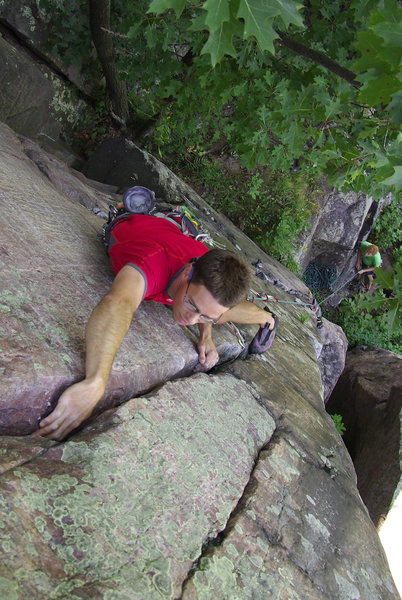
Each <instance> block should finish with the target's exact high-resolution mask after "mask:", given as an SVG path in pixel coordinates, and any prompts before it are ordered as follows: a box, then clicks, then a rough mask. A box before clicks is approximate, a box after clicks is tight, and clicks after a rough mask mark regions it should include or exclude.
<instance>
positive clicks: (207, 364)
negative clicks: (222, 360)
mask: <svg viewBox="0 0 402 600" xmlns="http://www.w3.org/2000/svg"><path fill="white" fill-rule="evenodd" d="M198 329H199V330H200V339H199V341H198V344H197V350H198V360H199V361H200V364H201V365H202V366H203V367H204V368H205V369H206V370H208V369H212V367H214V366H215V365H216V363H217V362H218V360H219V354H218V352H217V351H216V347H215V344H214V342H213V341H212V325H210V324H209V323H198Z"/></svg>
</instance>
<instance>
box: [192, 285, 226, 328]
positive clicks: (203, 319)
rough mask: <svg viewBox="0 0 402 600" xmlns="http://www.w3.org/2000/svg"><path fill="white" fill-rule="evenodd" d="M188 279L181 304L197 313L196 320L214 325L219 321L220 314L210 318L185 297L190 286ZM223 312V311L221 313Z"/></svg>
mask: <svg viewBox="0 0 402 600" xmlns="http://www.w3.org/2000/svg"><path fill="white" fill-rule="evenodd" d="M190 283H191V282H190V280H189V282H188V284H187V288H186V293H185V294H184V297H183V304H184V306H185V307H186V308H187V310H189V311H190V312H192V313H195V314H198V320H199V321H200V322H201V323H210V324H211V325H216V324H217V323H218V321H219V319H220V318H221V316H222V315H219V317H218V318H217V319H212V318H211V317H207V315H203V314H202V313H200V311H199V310H198V308H197V307H196V306H195V304H193V303H192V302H191V300H189V299H188V298H187V292H188V288H189V287H190ZM222 314H223V313H222Z"/></svg>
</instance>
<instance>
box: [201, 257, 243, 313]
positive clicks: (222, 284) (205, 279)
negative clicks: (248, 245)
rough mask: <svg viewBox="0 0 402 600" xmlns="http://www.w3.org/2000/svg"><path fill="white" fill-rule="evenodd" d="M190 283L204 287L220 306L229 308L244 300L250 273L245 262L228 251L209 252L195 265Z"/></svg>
mask: <svg viewBox="0 0 402 600" xmlns="http://www.w3.org/2000/svg"><path fill="white" fill-rule="evenodd" d="M192 281H193V282H194V283H198V284H201V285H205V287H206V288H207V290H208V291H209V292H210V293H211V294H212V296H213V297H214V298H215V300H217V302H219V304H221V305H222V306H227V307H228V308H231V307H232V306H234V305H235V304H237V303H238V302H240V301H241V300H245V298H246V296H247V294H248V291H249V289H250V282H251V271H250V267H249V266H248V264H247V263H246V261H245V260H244V259H243V258H242V257H241V256H239V255H238V254H236V253H235V252H231V251H230V250H210V251H209V252H207V253H206V254H203V256H201V257H200V258H199V259H198V260H197V261H196V263H195V265H194V271H193V277H192Z"/></svg>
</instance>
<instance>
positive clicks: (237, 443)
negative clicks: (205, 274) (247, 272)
mask: <svg viewBox="0 0 402 600" xmlns="http://www.w3.org/2000/svg"><path fill="white" fill-rule="evenodd" d="M0 153H1V160H0V198H1V205H2V211H1V213H0V220H1V228H0V252H1V274H0V286H1V287H0V336H1V339H0V348H1V353H0V370H1V380H0V401H1V404H0V428H1V433H2V434H3V438H2V439H1V442H2V451H1V453H0V459H1V471H2V476H1V478H0V527H1V532H2V533H1V544H0V555H1V557H0V591H1V597H4V598H7V599H8V600H25V599H27V600H28V599H29V600H31V599H32V598H53V599H55V600H67V599H68V600H82V599H88V600H89V599H99V600H100V599H102V600H103V599H104V600H112V599H113V600H120V599H121V600H123V599H127V598H130V600H135V599H138V600H148V599H150V600H152V599H155V600H156V599H159V600H160V599H161V598H166V599H173V598H183V599H200V600H201V599H208V600H209V599H211V600H215V599H216V598H220V599H223V600H224V599H227V600H234V599H242V598H244V599H248V598H255V599H261V600H266V599H270V598H272V599H277V598H281V599H286V600H287V599H288V598H293V599H295V600H299V599H300V600H307V599H308V600H311V599H317V600H324V599H331V600H339V599H342V600H343V599H345V600H346V599H347V600H352V599H359V600H360V599H362V600H363V599H364V600H388V599H395V598H397V597H398V596H397V592H396V589H395V586H394V583H393V581H392V578H391V575H390V573H389V569H388V566H387V562H386V559H385V556H384V553H383V550H382V548H381V544H380V542H379V539H378V536H377V533H376V531H375V528H374V526H373V524H372V522H371V520H370V518H369V516H368V514H367V511H366V509H365V507H364V505H363V503H362V501H361V499H360V497H359V494H358V492H357V488H356V484H355V473H354V469H353V466H352V463H351V460H350V457H349V456H348V453H347V451H346V449H345V446H344V444H343V442H342V440H341V438H340V437H339V435H338V433H337V432H336V430H335V427H334V425H333V422H332V419H331V418H330V417H329V416H328V415H327V414H326V412H325V410H324V405H323V385H322V380H321V375H320V369H319V366H318V363H317V353H318V350H317V349H318V348H319V347H322V345H323V340H322V339H321V336H320V334H319V332H318V331H317V328H316V324H315V319H314V315H313V313H312V312H311V311H310V318H309V319H308V321H307V322H306V323H302V322H301V319H300V310H304V311H308V310H309V309H308V308H306V307H305V306H302V307H300V306H299V305H297V304H285V303H284V304H275V312H276V313H277V314H278V315H279V318H280V327H279V331H278V335H277V338H276V340H275V343H274V345H273V346H272V348H271V350H270V352H268V353H266V354H265V355H262V356H253V357H250V358H247V359H246V360H236V361H234V359H235V358H236V357H237V356H238V355H239V354H240V353H241V352H242V345H241V343H240V341H239V338H238V337H237V336H235V335H233V333H232V331H230V330H229V329H227V328H224V327H221V328H219V327H217V328H216V330H214V340H215V342H216V344H217V348H218V351H219V353H220V356H221V362H222V363H224V364H221V366H220V367H218V370H216V371H214V372H213V373H209V374H205V373H196V374H195V373H194V368H197V354H196V351H195V348H194V333H193V332H192V331H190V330H188V329H185V328H180V327H179V326H178V325H176V324H175V323H174V322H173V320H172V319H171V318H170V314H169V309H168V308H167V307H165V306H161V305H156V304H153V303H149V304H147V303H144V305H143V306H141V307H140V309H139V310H138V312H137V313H136V315H135V318H134V320H133V325H132V327H131V329H130V331H129V333H128V335H127V336H126V339H125V341H124V343H123V345H122V348H121V349H120V351H119V353H118V355H117V357H116V360H115V363H114V366H113V371H112V374H111V377H110V381H109V385H108V388H107V390H106V393H105V396H104V398H103V399H102V401H101V404H100V406H99V411H98V415H94V417H93V418H92V419H91V420H90V421H89V422H87V423H86V424H85V427H83V428H82V429H81V431H79V432H76V433H74V434H73V435H71V436H70V437H69V439H68V440H67V441H65V442H63V443H55V442H50V441H46V440H41V439H39V438H38V437H36V436H34V435H31V434H32V432H34V431H35V429H36V427H37V423H38V420H39V419H40V418H41V417H43V416H44V415H45V414H47V412H49V410H50V409H51V407H52V406H54V404H55V402H56V401H57V398H58V395H59V394H60V392H61V391H62V390H63V389H64V388H65V387H66V386H68V385H69V384H70V383H72V382H73V381H76V380H77V379H79V378H81V377H82V374H83V340H84V327H85V323H86V321H87V319H88V317H89V314H90V312H91V310H92V308H93V307H94V305H95V304H96V303H97V301H98V300H99V299H100V298H101V297H102V295H103V294H104V293H105V291H106V290H107V288H108V287H109V285H110V283H111V281H112V272H111V269H110V267H109V265H108V263H107V260H106V257H105V256H104V254H103V249H102V247H101V245H100V243H99V241H98V240H97V237H96V236H97V233H98V232H99V231H100V229H101V226H102V223H103V222H102V219H101V218H99V216H96V215H95V214H94V212H99V210H105V207H106V205H107V203H108V202H109V200H110V199H112V197H110V196H109V195H108V194H106V193H105V191H103V192H101V191H99V186H97V189H95V188H94V187H92V186H91V185H90V182H87V183H85V184H84V182H83V180H82V178H81V179H78V178H77V181H76V186H74V183H73V182H74V173H73V172H71V171H69V170H68V169H64V167H63V166H62V165H61V164H60V163H59V162H58V161H57V160H55V159H53V158H52V157H50V156H48V155H47V154H46V153H43V152H41V151H40V149H39V148H38V147H37V146H35V145H34V144H32V142H30V141H27V140H24V139H22V138H18V137H16V136H15V134H13V132H12V131H11V130H10V129H9V128H7V127H6V126H2V127H1V130H0ZM143 156H144V162H143V163H142V165H143V166H142V169H143V170H142V171H141V172H140V173H139V176H141V174H142V173H145V172H148V171H147V170H146V165H147V164H148V165H149V169H150V170H152V169H154V168H155V169H156V165H157V161H155V160H153V161H152V160H151V157H149V155H146V153H144V155H143ZM147 161H148V162H147ZM155 172H156V171H155ZM157 177H158V182H159V184H160V185H161V188H162V191H161V193H163V194H166V195H169V194H170V197H169V198H167V199H169V200H173V199H175V198H177V196H178V195H179V197H180V198H181V201H183V197H185V198H186V200H187V202H188V203H189V204H190V207H191V208H193V209H194V210H195V211H196V212H197V213H198V214H199V215H200V216H201V218H202V220H203V221H204V222H205V224H206V225H207V227H208V229H209V230H210V231H211V233H212V234H213V236H214V237H216V238H219V239H220V240H221V241H224V242H225V243H226V244H227V247H228V248H236V247H237V248H238V249H239V250H240V251H242V253H243V254H244V256H245V257H246V258H247V259H248V260H249V261H250V262H256V261H257V259H260V260H261V263H262V268H263V269H264V272H266V273H267V274H268V276H269V277H268V279H269V280H272V281H278V282H281V285H282V287H278V286H275V285H274V284H273V283H269V281H268V280H262V279H258V278H257V277H255V279H254V280H253V287H254V288H255V289H256V290H257V291H260V292H262V293H268V294H273V295H275V296H277V297H278V298H279V300H289V299H294V295H291V294H289V293H288V292H287V291H286V289H289V290H290V289H292V290H298V291H299V292H300V294H301V295H306V294H308V291H307V290H306V288H305V287H304V285H303V283H302V282H301V281H299V280H298V279H297V278H296V277H295V276H294V275H292V274H291V273H288V272H287V271H286V270H285V269H283V267H281V265H279V263H276V261H273V260H272V259H270V257H268V256H266V255H264V254H263V253H262V252H261V250H259V249H258V248H257V247H256V246H255V245H254V244H253V243H252V242H251V241H250V240H248V239H247V238H246V237H245V236H243V235H242V234H241V233H240V232H239V231H237V230H236V229H235V228H234V227H233V225H232V224H230V223H229V222H228V221H227V220H226V219H222V218H220V217H219V215H217V214H216V213H214V211H212V210H211V209H209V208H208V206H207V205H206V204H205V203H203V202H202V200H201V199H199V198H198V197H197V196H196V194H194V192H193V191H191V190H190V189H189V188H188V187H187V186H186V185H185V184H184V183H183V182H180V181H179V180H178V179H177V178H175V177H174V175H173V174H172V173H171V172H170V171H168V169H166V168H165V167H163V166H162V165H160V166H159V172H158V175H157ZM144 179H145V175H144ZM138 183H145V181H143V180H142V179H140V178H139V180H138ZM155 188H156V186H155ZM255 331H256V327H243V328H241V333H242V335H243V336H244V337H245V338H246V339H247V340H250V339H251V337H252V336H253V334H254V333H255ZM169 380H170V381H169ZM331 384H332V383H331ZM134 396H136V397H134ZM122 403H124V404H122ZM105 409H107V410H105ZM102 411H103V412H102ZM100 412H102V414H99V413H100ZM24 434H25V435H24Z"/></svg>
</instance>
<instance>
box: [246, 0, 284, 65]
mask: <svg viewBox="0 0 402 600" xmlns="http://www.w3.org/2000/svg"><path fill="white" fill-rule="evenodd" d="M277 14H278V10H277V9H275V7H273V6H272V4H271V2H270V1H269V0H267V1H265V0H240V6H239V10H238V13H237V17H238V18H240V19H244V34H243V37H244V39H247V38H248V37H250V36H254V37H255V39H256V40H257V43H258V45H259V47H260V48H261V50H267V51H268V52H270V53H271V54H274V52H275V50H274V43H273V42H274V40H275V39H277V38H278V37H279V36H278V34H277V33H275V31H274V30H273V28H272V25H271V23H269V22H268V19H271V22H272V20H273V17H275V16H276V15H277Z"/></svg>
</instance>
